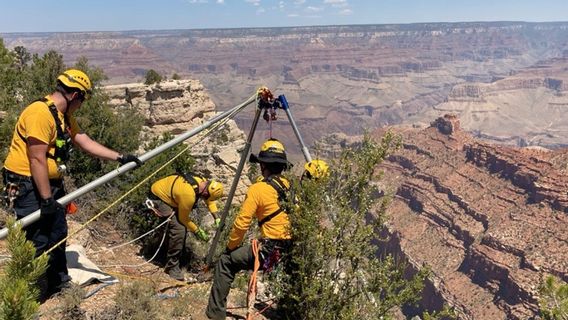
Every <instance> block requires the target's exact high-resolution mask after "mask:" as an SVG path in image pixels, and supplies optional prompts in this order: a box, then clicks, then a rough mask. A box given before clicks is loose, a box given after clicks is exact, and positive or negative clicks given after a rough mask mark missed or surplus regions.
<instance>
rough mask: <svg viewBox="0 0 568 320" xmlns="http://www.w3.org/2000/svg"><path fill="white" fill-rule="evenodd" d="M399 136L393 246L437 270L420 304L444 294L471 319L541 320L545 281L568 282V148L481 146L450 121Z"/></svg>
mask: <svg viewBox="0 0 568 320" xmlns="http://www.w3.org/2000/svg"><path fill="white" fill-rule="evenodd" d="M394 130H395V131H396V132H398V133H399V134H401V136H402V137H403V148H402V149H401V150H399V151H397V152H396V153H395V154H393V155H392V156H390V157H389V159H388V161H386V162H385V163H384V164H383V165H382V166H381V169H382V170H383V171H384V180H383V182H382V183H383V184H384V185H385V186H392V188H393V189H392V190H391V191H392V192H393V193H394V194H395V197H394V200H393V203H392V205H391V206H390V208H389V210H388V214H389V217H390V221H389V224H388V229H389V231H390V233H391V235H393V237H392V239H391V241H390V243H389V246H390V249H391V250H394V251H399V252H400V253H402V254H404V256H405V257H407V258H408V261H410V262H411V263H412V264H414V265H422V264H425V265H428V266H430V267H431V268H432V271H433V273H434V277H433V279H432V281H431V284H430V286H428V288H429V289H430V291H428V292H427V293H426V295H427V296H428V297H427V298H428V299H429V300H428V299H424V307H426V308H428V307H436V306H439V305H441V301H432V299H433V298H432V297H440V299H442V300H444V301H445V302H447V303H449V304H451V305H454V306H456V308H457V310H458V312H459V313H460V315H461V317H462V318H465V319H505V318H506V319H527V318H530V317H533V316H535V315H536V314H537V313H538V305H537V297H536V292H537V288H538V285H539V283H540V281H541V279H542V277H543V276H544V275H546V274H554V275H556V276H558V277H560V278H562V279H564V280H565V281H567V280H568V232H567V231H568V215H567V212H568V197H567V194H566V190H568V177H566V174H565V171H563V169H565V168H566V159H567V155H568V152H566V151H565V150H564V151H543V150H535V149H519V148H510V147H503V146H493V145H490V144H486V143H482V142H478V141H476V140H474V139H473V138H472V137H471V136H469V135H468V134H466V133H464V132H463V131H460V130H459V120H458V119H457V118H455V117H453V116H445V117H443V118H439V119H437V120H435V121H434V122H432V125H431V127H429V128H427V129H422V130H420V129H411V128H404V129H400V128H399V129H396V128H395V129H394Z"/></svg>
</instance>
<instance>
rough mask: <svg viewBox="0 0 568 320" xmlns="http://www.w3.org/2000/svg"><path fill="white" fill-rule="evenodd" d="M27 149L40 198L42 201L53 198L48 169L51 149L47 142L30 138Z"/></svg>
mask: <svg viewBox="0 0 568 320" xmlns="http://www.w3.org/2000/svg"><path fill="white" fill-rule="evenodd" d="M27 148H28V159H29V161H30V171H31V174H32V179H33V180H34V183H35V185H36V187H37V191H38V193H39V196H40V197H41V198H42V199H48V198H51V196H52V195H51V187H50V185H49V175H48V167H47V151H48V148H49V147H48V145H47V144H46V143H45V142H42V141H40V140H38V139H36V138H34V137H28V141H27Z"/></svg>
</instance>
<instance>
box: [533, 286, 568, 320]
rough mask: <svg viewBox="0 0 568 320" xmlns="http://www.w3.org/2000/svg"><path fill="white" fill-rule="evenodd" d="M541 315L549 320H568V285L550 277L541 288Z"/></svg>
mask: <svg viewBox="0 0 568 320" xmlns="http://www.w3.org/2000/svg"><path fill="white" fill-rule="evenodd" d="M539 295H540V298H539V305H540V314H541V315H542V317H543V318H544V319H547V320H568V284H567V283H566V282H564V281H562V280H560V279H558V278H556V277H553V276H549V277H547V278H546V279H545V281H543V283H542V284H541V285H540V288H539Z"/></svg>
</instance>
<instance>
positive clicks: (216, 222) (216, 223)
mask: <svg viewBox="0 0 568 320" xmlns="http://www.w3.org/2000/svg"><path fill="white" fill-rule="evenodd" d="M213 225H214V226H215V228H219V226H220V225H221V218H215V222H213Z"/></svg>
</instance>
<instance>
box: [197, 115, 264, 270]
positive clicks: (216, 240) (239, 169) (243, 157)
mask: <svg viewBox="0 0 568 320" xmlns="http://www.w3.org/2000/svg"><path fill="white" fill-rule="evenodd" d="M261 111H262V108H260V107H258V108H257V109H256V113H255V115H254V120H253V122H252V126H251V128H250V132H249V135H248V137H247V141H246V143H245V148H244V149H243V151H242V153H241V160H240V162H239V166H238V167H237V172H236V173H235V177H234V178H233V184H232V185H231V190H230V191H229V195H228V196H227V201H226V202H225V207H224V208H223V212H222V213H221V222H220V224H219V228H217V231H216V232H215V237H214V238H213V241H212V242H211V246H210V247H209V252H207V258H206V260H205V261H206V263H207V265H208V266H210V265H211V263H212V262H213V255H214V254H215V249H216V248H217V245H218V244H219V239H220V237H221V231H222V230H223V228H224V227H225V220H226V219H227V215H228V213H229V210H230V209H231V202H233V197H234V196H235V191H236V190H237V185H238V184H239V180H240V178H241V174H242V172H243V168H244V166H245V163H246V161H247V158H248V155H249V152H250V146H251V142H252V138H253V137H254V132H255V131H256V126H257V125H258V120H259V119H260V113H261Z"/></svg>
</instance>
